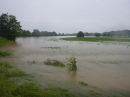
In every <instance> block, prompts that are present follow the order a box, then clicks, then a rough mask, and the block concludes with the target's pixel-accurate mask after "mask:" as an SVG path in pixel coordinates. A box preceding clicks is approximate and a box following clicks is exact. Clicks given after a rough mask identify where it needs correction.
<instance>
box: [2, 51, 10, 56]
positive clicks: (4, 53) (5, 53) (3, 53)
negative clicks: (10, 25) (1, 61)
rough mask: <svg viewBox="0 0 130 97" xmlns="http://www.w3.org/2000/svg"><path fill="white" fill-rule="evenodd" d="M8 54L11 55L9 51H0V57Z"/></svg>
mask: <svg viewBox="0 0 130 97" xmlns="http://www.w3.org/2000/svg"><path fill="white" fill-rule="evenodd" d="M10 55H12V54H11V53H9V52H6V51H4V52H3V51H0V57H6V56H10Z"/></svg>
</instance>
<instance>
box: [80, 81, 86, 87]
mask: <svg viewBox="0 0 130 97" xmlns="http://www.w3.org/2000/svg"><path fill="white" fill-rule="evenodd" d="M79 83H80V84H81V85H84V86H88V84H87V83H85V82H83V81H82V82H79Z"/></svg>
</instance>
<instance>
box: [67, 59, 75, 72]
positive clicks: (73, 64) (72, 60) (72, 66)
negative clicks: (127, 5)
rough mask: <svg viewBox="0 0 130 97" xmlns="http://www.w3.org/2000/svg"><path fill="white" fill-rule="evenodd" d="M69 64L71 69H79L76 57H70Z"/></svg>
mask: <svg viewBox="0 0 130 97" xmlns="http://www.w3.org/2000/svg"><path fill="white" fill-rule="evenodd" d="M68 62H69V63H68V64H67V66H69V68H70V69H71V70H77V66H76V62H77V61H76V58H75V57H70V58H69V60H68Z"/></svg>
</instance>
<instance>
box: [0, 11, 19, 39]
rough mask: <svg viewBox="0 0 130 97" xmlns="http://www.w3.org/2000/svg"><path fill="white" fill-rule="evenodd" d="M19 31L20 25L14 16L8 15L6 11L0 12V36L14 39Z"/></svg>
mask: <svg viewBox="0 0 130 97" xmlns="http://www.w3.org/2000/svg"><path fill="white" fill-rule="evenodd" d="M20 32H21V25H20V22H18V21H17V19H16V17H15V16H13V15H8V13H5V14H2V15H1V16H0V36H2V37H5V38H6V39H9V40H14V41H15V38H16V36H17V35H18V34H19V33H20Z"/></svg>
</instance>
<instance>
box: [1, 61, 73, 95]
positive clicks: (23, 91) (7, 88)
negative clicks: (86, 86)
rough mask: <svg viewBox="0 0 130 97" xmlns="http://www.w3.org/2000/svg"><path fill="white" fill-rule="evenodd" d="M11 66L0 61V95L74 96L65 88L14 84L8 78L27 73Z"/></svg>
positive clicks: (25, 83)
mask: <svg viewBox="0 0 130 97" xmlns="http://www.w3.org/2000/svg"><path fill="white" fill-rule="evenodd" d="M12 69H13V66H12V65H10V64H9V63H8V62H0V97H75V95H72V94H70V93H69V92H68V90H67V89H62V88H60V87H49V88H44V89H41V87H40V86H39V85H36V84H35V83H27V82H24V83H23V84H20V85H18V84H16V83H15V81H11V80H9V78H11V77H21V76H25V75H27V74H26V73H25V72H23V71H21V70H12Z"/></svg>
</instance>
